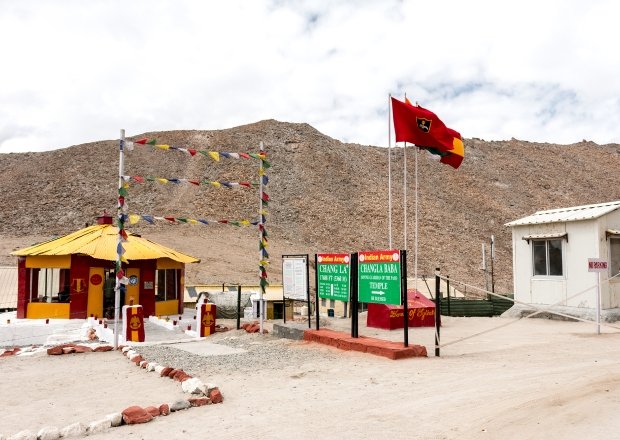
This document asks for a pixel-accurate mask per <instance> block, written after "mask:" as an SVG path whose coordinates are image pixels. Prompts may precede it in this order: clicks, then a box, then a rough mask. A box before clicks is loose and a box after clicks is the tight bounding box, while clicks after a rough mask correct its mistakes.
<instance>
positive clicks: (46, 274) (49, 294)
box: [30, 267, 69, 303]
mask: <svg viewBox="0 0 620 440" xmlns="http://www.w3.org/2000/svg"><path fill="white" fill-rule="evenodd" d="M30 301H32V302H48V303H49V302H69V270H68V269H59V268H52V267H50V268H33V269H30Z"/></svg>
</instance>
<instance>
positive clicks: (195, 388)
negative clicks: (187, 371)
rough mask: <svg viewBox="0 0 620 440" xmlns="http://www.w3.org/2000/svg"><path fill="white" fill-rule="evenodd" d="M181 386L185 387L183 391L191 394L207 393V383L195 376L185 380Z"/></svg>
mask: <svg viewBox="0 0 620 440" xmlns="http://www.w3.org/2000/svg"><path fill="white" fill-rule="evenodd" d="M181 388H182V389H183V392H185V393H190V394H205V391H206V390H205V385H204V384H203V383H202V381H201V380H200V379H197V378H195V377H192V378H191V379H187V380H186V381H185V382H182V383H181ZM170 409H172V408H170Z"/></svg>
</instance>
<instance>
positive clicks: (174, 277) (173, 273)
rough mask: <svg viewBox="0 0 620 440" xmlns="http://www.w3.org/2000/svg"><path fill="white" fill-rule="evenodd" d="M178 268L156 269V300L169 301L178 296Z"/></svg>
mask: <svg viewBox="0 0 620 440" xmlns="http://www.w3.org/2000/svg"><path fill="white" fill-rule="evenodd" d="M178 272H179V271H178V269H159V270H157V286H155V289H156V290H155V292H157V293H156V300H157V301H169V300H173V299H177V298H178V297H179V292H178V285H179V284H178Z"/></svg>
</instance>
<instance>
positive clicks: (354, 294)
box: [350, 252, 359, 338]
mask: <svg viewBox="0 0 620 440" xmlns="http://www.w3.org/2000/svg"><path fill="white" fill-rule="evenodd" d="M357 255H358V254H357V252H354V253H352V254H351V283H350V285H351V301H350V302H351V337H352V338H357V337H358V336H359V329H358V326H357V319H358V310H357V309H358V305H357V304H358V284H357Z"/></svg>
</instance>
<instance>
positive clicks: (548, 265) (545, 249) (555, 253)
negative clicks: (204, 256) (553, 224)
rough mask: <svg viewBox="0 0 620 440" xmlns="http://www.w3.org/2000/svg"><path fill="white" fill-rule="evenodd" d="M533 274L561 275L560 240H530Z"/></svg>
mask: <svg viewBox="0 0 620 440" xmlns="http://www.w3.org/2000/svg"><path fill="white" fill-rule="evenodd" d="M532 256H533V266H534V276H537V275H538V276H562V275H563V271H562V240H561V239H560V240H558V239H553V240H532Z"/></svg>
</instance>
